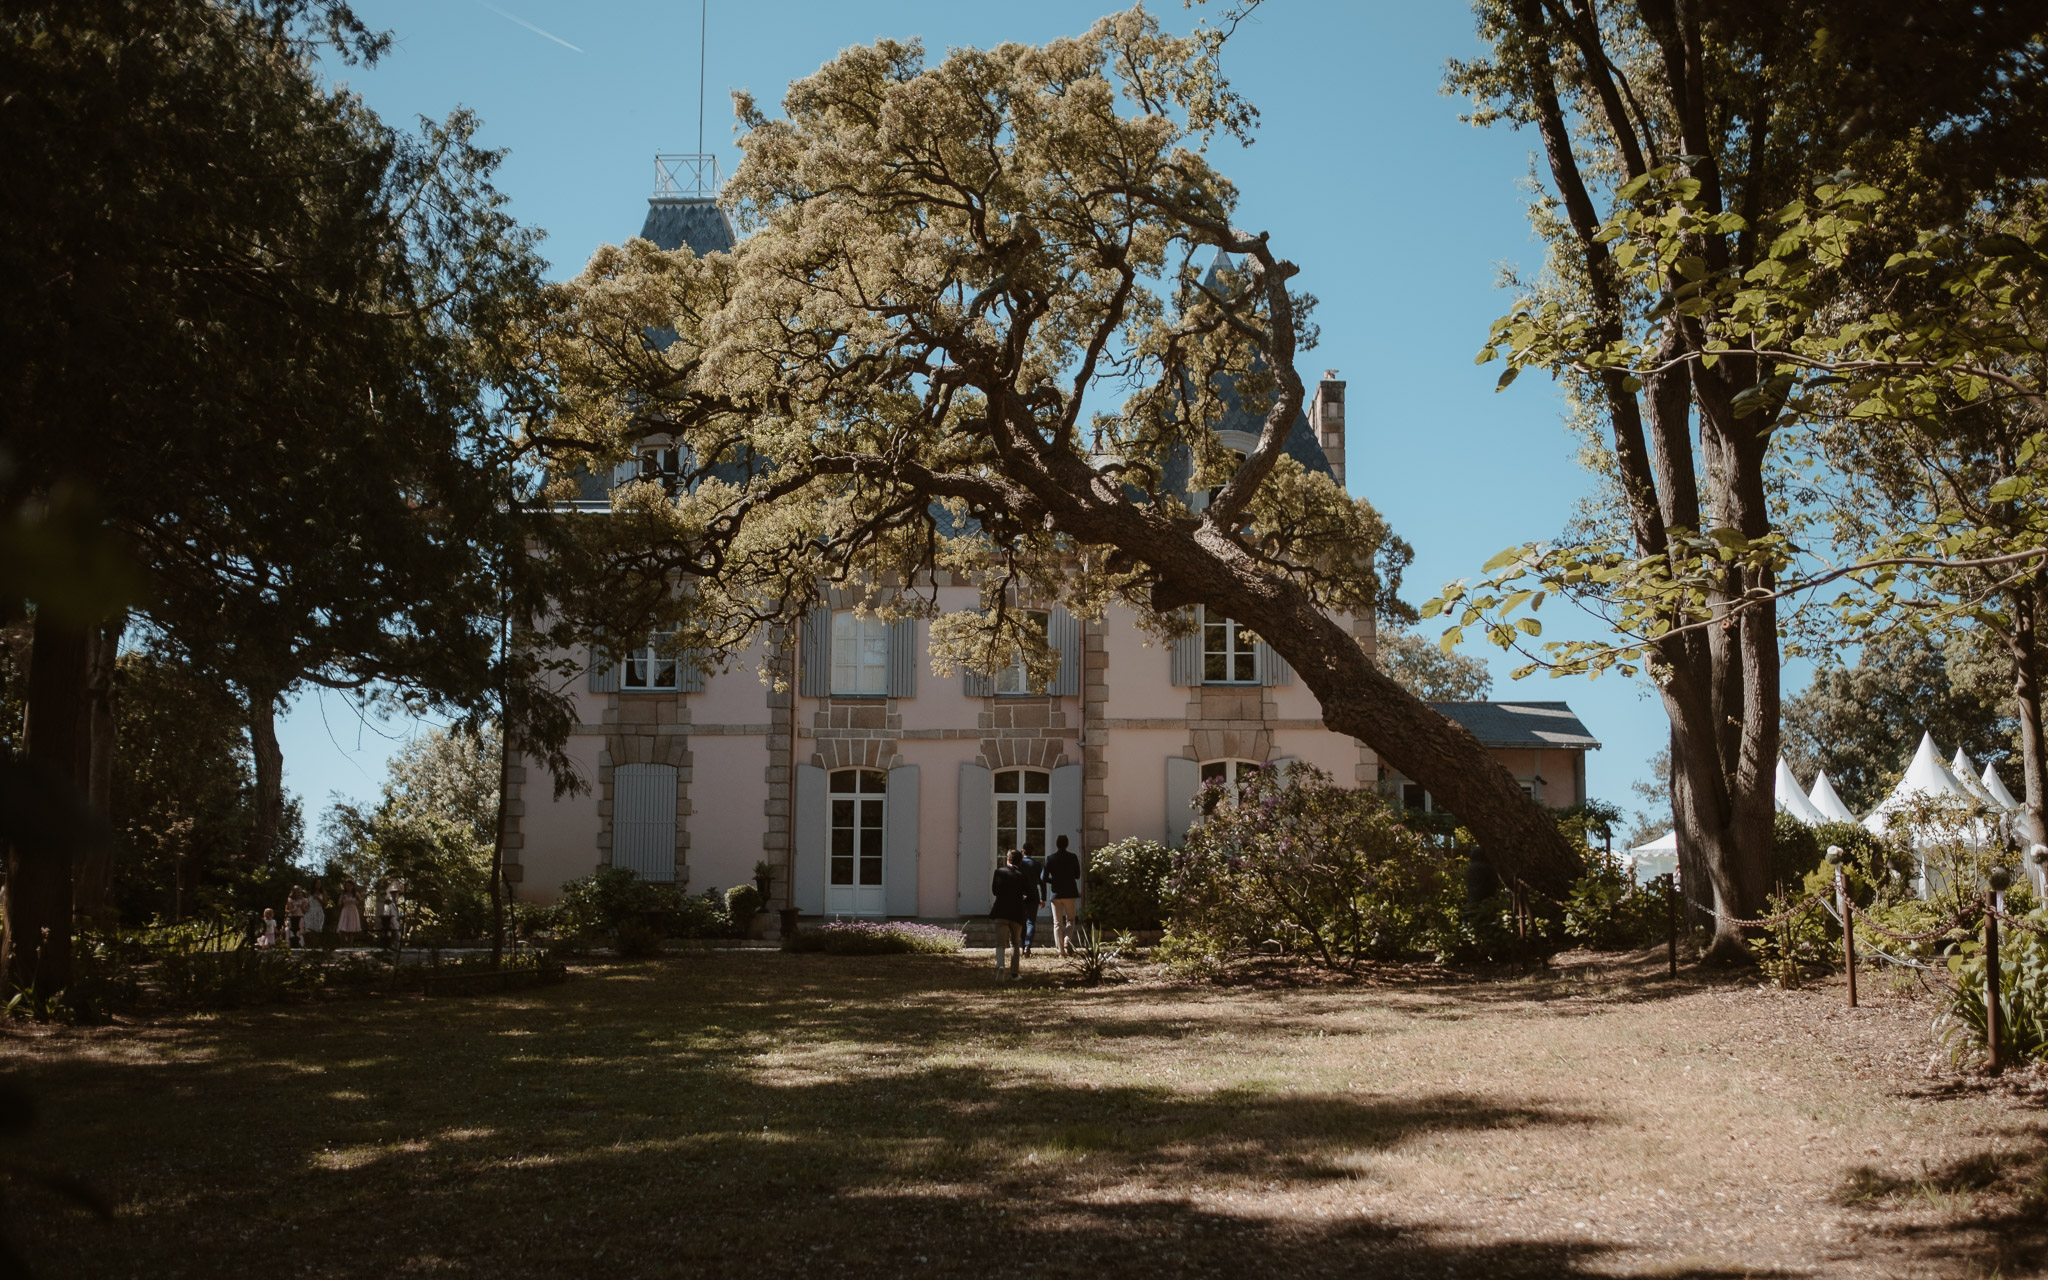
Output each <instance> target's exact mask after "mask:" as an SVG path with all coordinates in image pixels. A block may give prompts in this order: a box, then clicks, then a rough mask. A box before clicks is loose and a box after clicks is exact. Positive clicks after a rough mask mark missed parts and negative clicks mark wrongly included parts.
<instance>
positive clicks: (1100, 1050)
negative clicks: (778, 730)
mask: <svg viewBox="0 0 2048 1280" xmlns="http://www.w3.org/2000/svg"><path fill="white" fill-rule="evenodd" d="M988 970H989V964H988V960H987V953H985V952H984V953H967V954H965V955H959V956H889V957H837V956H822V955H787V954H781V953H772V952H739V953H711V954H705V955H694V956H687V957H680V958H672V959H667V960H662V961H656V962H650V963H646V964H640V965H621V966H612V967H603V968H593V969H587V970H583V971H581V972H580V973H579V975H578V977H577V979H576V980H575V981H574V982H572V983H570V984H568V985H566V986H559V987H552V988H546V989H541V990H536V991H531V992H522V993H517V994H513V995H505V996H493V997H489V998H485V999H478V1000H466V1001H457V1000H426V999H421V998H418V997H391V998H381V999H371V1000H364V1001H361V1002H356V1003H343V1004H333V1005H326V1006H317V1007H316V1006H308V1007H303V1008H294V1009H286V1010H274V1011H263V1012H248V1013H236V1014H223V1015H216V1016H211V1017H195V1018H188V1019H180V1020H164V1021H159V1022H153V1023H146V1024H141V1025H127V1026H117V1027H112V1028H100V1029H92V1030H85V1029H55V1030H47V1031H39V1032H33V1033H26V1034H18V1035H15V1036H12V1037H10V1038H9V1039H8V1040H7V1041H5V1042H0V1052H4V1053H5V1054H6V1056H7V1059H8V1066H9V1068H10V1069H11V1075H12V1077H13V1078H14V1079H15V1080H16V1081H17V1082H18V1083H20V1084H21V1085H22V1086H23V1087H25V1088H27V1089H28V1090H29V1091H30V1092H31V1093H32V1094H33V1095H34V1096H35V1097H36V1098H37V1099H38V1101H39V1102H40V1104H41V1107H42V1112H43V1121H42V1124H41V1125H40V1127H39V1129H38V1130H37V1134H36V1137H35V1139H34V1144H33V1145H34V1147H35V1150H33V1151H31V1152H26V1153H25V1154H29V1155H31V1156H33V1157H35V1158H38V1159H41V1160H43V1161H46V1162H48V1163H50V1164H54V1165H57V1166H59V1167H61V1168H64V1169H66V1170H68V1171H70V1172H73V1173H77V1174H80V1175H82V1176H84V1177H85V1178H86V1179H87V1180H88V1181H90V1182H91V1183H93V1184H94V1185H96V1186H97V1187H99V1188H100V1189H102V1190H103V1191H105V1192H107V1193H109V1194H111V1195H112V1196H113V1197H114V1198H115V1199H116V1200H117V1201H118V1202H119V1204H120V1206H121V1208H120V1213H119V1215H118V1217H117V1219H116V1220H115V1222H114V1223H112V1224H110V1225H109V1224H101V1223H97V1222H94V1221H92V1220H91V1219H88V1218H85V1217H82V1216H80V1215H77V1214H74V1213H70V1212H68V1211H66V1210H64V1209H63V1208H62V1207H61V1206H60V1205H59V1203H58V1202H57V1201H56V1200H54V1199H50V1198H47V1197H44V1196H42V1195H40V1194H39V1193H35V1192H24V1193H22V1194H20V1195H19V1196H17V1197H15V1198H13V1199H12V1201H11V1209H10V1214H11V1216H10V1218H9V1219H8V1222H9V1226H10V1229H11V1230H12V1231H13V1232H14V1234H15V1235H16V1236H17V1238H18V1239H19V1240H20V1241H21V1242H22V1244H23V1245H24V1246H25V1248H26V1249H27V1250H28V1251H29V1253H30V1256H31V1257H33V1258H34V1259H36V1260H37V1262H38V1264H39V1265H40V1267H41V1269H42V1270H43V1272H44V1273H45V1274H47V1275H50V1276H81V1277H82V1276H105V1275H116V1274H119V1275H129V1274H136V1275H149V1276H152V1277H175V1276H215V1275H224V1274H229V1273H248V1272H252V1271H253V1272H265V1271H268V1270H270V1269H271V1268H272V1266H275V1267H277V1268H279V1269H280V1274H286V1275H311V1276H332V1277H343V1276H358V1275H361V1274H365V1273H366V1272H375V1273H380V1274H381V1273H397V1274H406V1275H410V1274H428V1275H479V1276H481V1275H491V1276H550V1277H552V1276H565V1277H578V1276H590V1277H603V1278H604V1280H617V1278H618V1277H621V1276H637V1275H730V1274H737V1273H742V1272H745V1273H752V1272H755V1271H759V1270H763V1269H765V1273H766V1274H787V1273H800V1274H804V1275H807V1276H809V1275H876V1274H882V1275H893V1274H913V1273H914V1274H917V1275H919V1276H962V1277H965V1276H974V1277H982V1276H985V1275H987V1274H988V1273H989V1272H990V1271H991V1270H992V1269H1000V1270H1004V1271H1009V1270H1016V1271H1022V1272H1028V1273H1029V1274H1032V1275H1048V1276H1083V1275H1087V1276H1100V1275H1132V1274H1145V1273H1150V1272H1158V1273H1160V1274H1162V1275H1167V1274H1171V1275H1216V1276H1226V1275H1228V1276H1239V1275H1242V1274H1243V1273H1244V1272H1245V1271H1246V1269H1247V1268H1248V1267H1257V1268H1260V1269H1261V1270H1262V1271H1274V1272H1277V1273H1284V1274H1288V1275H1304V1276H1317V1275H1373V1276H1400V1275H1429V1276H1443V1275H1447V1274H1448V1275H1456V1276H1484V1277H1488V1278H1489V1280H1493V1278H1495V1277H1506V1276H1556V1275H1581V1274H1584V1275H1595V1274H1600V1275H1605V1274H1624V1275H1638V1274H1640V1275H1671V1276H1723V1275H1726V1276H1735V1275H1751V1274H1756V1275H1767V1274H1784V1275H1808V1274H1826V1275H1830V1276H1833V1275H1859V1274H1868V1275H1887V1276H1888V1275H1930V1276H1932V1275H1951V1274H1954V1275H1964V1274H1988V1273H1991V1272H1994V1271H1999V1270H2000V1269H2002V1270H2003V1273H2004V1274H2008V1275H2012V1274H2022V1273H2024V1271H2025V1270H2026V1269H2027V1268H2029V1267H2031V1266H2033V1265H2035V1264H2037V1263H2038V1261H2039V1259H2040V1256H2041V1253H2040V1251H2041V1246H2042V1240H2041V1236H2040V1232H2039V1229H2038V1228H2034V1227H2032V1226H2029V1225H2028V1223H2029V1222H2030V1221H2032V1220H2034V1219H2037V1218H2038V1217H2039V1214H2038V1212H2031V1211H2028V1212H2023V1211H2022V1210H2025V1209H2027V1206H2030V1205H2031V1206H2034V1208H2035V1209H2037V1208H2038V1205H2039V1201H2038V1180H2039V1172H2040V1169H2041V1168H2042V1167H2043V1160H2042V1150H2043V1148H2042V1145H2041V1140H2040V1138H2039V1136H2038V1134H2037V1132H2036V1128H2035V1118H2034V1115H2033V1112H2032V1108H2031V1105H2030V1101H2029V1095H2027V1094H2025V1093H2024V1092H2023V1091H2011V1090H2008V1091H2006V1092H1987V1091H1985V1090H1983V1089H1979V1088H1975V1087H1968V1086H1960V1087H1959V1086H1958V1084H1957V1082H1956V1081H1955V1080H1954V1079H1953V1078H1944V1079H1943V1080H1941V1081H1933V1082H1930V1081H1929V1080H1927V1079H1926V1078H1925V1077H1924V1075H1923V1067H1924V1063H1925V1060H1926V1056H1927V1052H1928V1049H1929V1045H1930V1042H1929V1041H1928V1039H1927V1031H1926V1027H1927V1020H1928V1016H1929V1015H1931V1012H1932V1010H1931V1007H1929V1006H1927V1005H1924V1004H1915V1003H1913V1002H1911V1001H1909V1000H1907V999H1905V998H1904V997H1895V998H1894V997H1880V998H1878V999H1876V1000H1875V1001H1873V1002H1871V1005H1870V1007H1867V1008H1865V1009H1863V1010H1859V1011H1857V1012H1856V1013H1855V1014H1851V1013H1849V1012H1848V1011H1847V1010H1845V1009H1842V1008H1841V1007H1840V999H1839V995H1838V994H1837V993H1836V992H1834V991H1832V990H1827V989H1823V990H1809V991H1802V992H1778V991H1767V990H1760V989H1757V988H1755V987H1753V986H1749V985H1728V984H1725V983H1724V984H1712V983H1705V982H1700V981H1694V980H1681V981H1680V982H1679V983H1675V984H1673V983H1666V982H1662V981H1660V980H1657V979H1656V977H1655V974H1656V970H1657V962H1656V961H1655V960H1654V959H1646V960H1645V961H1644V963H1643V964H1642V965H1641V966H1639V967H1630V966H1625V965H1613V964H1606V963H1588V964H1578V965H1574V966H1570V967H1566V968H1563V969H1560V970H1552V971H1547V972H1543V973H1538V974H1534V975H1512V976H1510V977H1506V978H1504V979H1502V980H1501V981H1497V982H1496V981H1479V980H1472V979H1469V978H1459V977H1456V976H1452V975H1442V974H1427V973H1421V974H1414V975H1408V976H1407V978H1406V979H1405V980H1401V981H1384V982H1379V983H1373V982H1367V983H1356V984H1337V985H1315V984H1306V985H1293V984H1291V983H1289V982H1286V981H1282V980H1268V981H1253V982H1248V983H1244V984H1242V985H1236V986H1230V987H1218V986H1207V985H1196V986H1182V985H1173V984H1168V983H1165V982H1163V981H1157V980H1141V981H1139V982H1136V983H1132V984H1127V985H1121V986H1110V987H1101V988H1088V989H1078V988H1073V987H1067V986H1063V985H1061V984H1058V983H1056V982H1052V981H1049V980H1047V979H1045V978H1044V977H1040V978H1037V979H1035V980H1033V981H1028V982H1026V983H1024V984H1020V985H1018V986H1016V987H1007V988H997V987H996V986H995V985H994V983H993V981H992V974H991V973H990V972H989V971H988ZM1044 971H1045V970H1044V969H1043V968H1042V969H1041V972H1042V973H1043V972H1044ZM1930 1169H1931V1170H1935V1171H1937V1172H1936V1173H1935V1174H1928V1173H1927V1172H1926V1171H1927V1170H1930ZM1943 1171H1946V1172H1943ZM1922 1183H1924V1184H1925V1189H1924V1190H1922V1189H1921V1186H1920V1184H1922ZM2028 1197H2035V1198H2032V1199H2029V1198H2028ZM2030 1212H2031V1216H2030Z"/></svg>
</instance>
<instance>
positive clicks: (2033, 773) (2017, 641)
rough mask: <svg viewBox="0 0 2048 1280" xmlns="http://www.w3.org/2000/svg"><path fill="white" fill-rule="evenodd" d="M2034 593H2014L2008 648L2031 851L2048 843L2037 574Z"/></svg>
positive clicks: (2024, 834)
mask: <svg viewBox="0 0 2048 1280" xmlns="http://www.w3.org/2000/svg"><path fill="white" fill-rule="evenodd" d="M2031 585H2032V590H2029V591H2022V592H2016V593H2014V599H2013V604H2014V608H2013V619H2012V628H2011V631H2010V632H2009V633H2008V634H2007V636H2006V648H2007V651H2008V652H2009V653H2010V654H2011V655H2012V700H2013V710H2014V714H2015V716H2016V718H2017V719H2018V720H2019V724H2020V775H2021V782H2022V789H2021V792H2020V797H2019V799H2020V838H2021V839H2022V840H2024V841H2025V842H2026V844H2027V847H2028V849H2029V850H2031V849H2032V847H2033V846H2034V845H2037V844H2048V822H2043V820H2042V810H2043V806H2044V805H2048V786H2044V785H2043V777H2042V768H2043V750H2042V745H2043V744H2042V740H2041V676H2040V665H2039V657H2040V655H2039V654H2038V653H2037V652H2036V650H2037V648H2038V644H2039V627H2040V601H2041V593H2042V586H2043V584H2042V581H2041V578H2040V576H2039V575H2036V577H2035V579H2034V581H2033V583H2032V584H2031Z"/></svg>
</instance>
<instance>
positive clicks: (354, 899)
mask: <svg viewBox="0 0 2048 1280" xmlns="http://www.w3.org/2000/svg"><path fill="white" fill-rule="evenodd" d="M338 905H339V906H340V907H341V918H340V919H339V920H337V921H335V925H334V928H335V931H336V932H338V933H339V934H341V940H342V942H343V944H345V945H347V946H354V945H355V943H356V939H357V938H358V937H359V936H360V935H361V934H362V932H363V891H362V890H361V889H358V888H356V882H355V881H353V880H344V881H342V882H341V897H340V899H339V900H338Z"/></svg>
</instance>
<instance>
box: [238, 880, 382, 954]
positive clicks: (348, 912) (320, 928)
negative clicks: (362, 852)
mask: <svg viewBox="0 0 2048 1280" xmlns="http://www.w3.org/2000/svg"><path fill="white" fill-rule="evenodd" d="M380 888H382V889H384V890H385V891H384V892H382V893H380V894H379V895H378V897H379V899H380V901H381V907H382V912H381V919H382V922H383V928H384V936H385V937H386V938H387V939H388V938H389V937H390V936H391V932H392V930H394V929H395V928H396V927H397V925H398V923H399V921H398V905H397V901H396V899H397V895H396V894H395V893H392V892H390V886H388V885H387V886H380ZM368 901H369V895H368V894H366V893H364V892H363V887H362V886H361V885H359V884H357V883H356V882H355V881H353V880H344V881H342V882H341V889H340V891H339V892H338V893H336V895H335V901H334V905H335V912H336V914H335V919H334V932H335V933H336V934H337V935H338V936H339V938H340V941H341V945H342V946H345V947H351V946H355V945H356V944H357V943H359V942H361V941H362V937H363V911H364V908H365V906H366V905H367V903H368ZM326 931H327V886H326V884H325V882H323V881H320V880H315V881H314V882H313V889H312V891H311V892H310V893H309V892H307V891H306V890H305V889H302V888H300V887H299V886H298V885H293V886H292V891H291V892H290V893H289V894H287V895H286V896H285V900H284V918H283V920H282V921H280V920H279V919H278V913H277V909H276V908H274V907H265V908H263V916H262V918H261V919H260V920H258V921H257V922H256V924H255V926H254V929H253V932H254V935H255V936H254V939H253V941H254V942H255V944H256V946H257V947H259V948H261V949H265V950H268V949H270V948H272V947H283V948H286V949H287V950H289V949H290V948H292V947H303V946H307V945H309V944H310V942H311V940H312V939H313V938H314V937H316V936H318V935H320V934H323V933H325V932H326Z"/></svg>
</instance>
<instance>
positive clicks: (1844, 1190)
mask: <svg viewBox="0 0 2048 1280" xmlns="http://www.w3.org/2000/svg"><path fill="white" fill-rule="evenodd" d="M1835 1198H1836V1201H1837V1202H1838V1203H1840V1204H1842V1205H1843V1206H1845V1207H1848V1208H1851V1209H1856V1210H1860V1211H1862V1213H1863V1215H1865V1220H1866V1223H1867V1225H1868V1227H1869V1228H1870V1229H1871V1230H1873V1231H1875V1232H1876V1233H1878V1234H1881V1235H1883V1236H1885V1237H1888V1238H1890V1239H1892V1240H1895V1241H1898V1242H1899V1243H1900V1244H1901V1245H1902V1246H1905V1247H1907V1248H1909V1249H1911V1250H1912V1251H1914V1252H1917V1253H1921V1254H1924V1255H1925V1256H1927V1257H1930V1258H1963V1257H1967V1258H1970V1259H1971V1260H1972V1262H1973V1263H1974V1265H1975V1267H1976V1270H1977V1273H1978V1274H1983V1275H2034V1274H2038V1273H2039V1271H2040V1270H2041V1268H2042V1266H2043V1264H2044V1263H2048V1213H2044V1211H2048V1132H2044V1131H2041V1130H2036V1131H2034V1132H2033V1133H2032V1134H2031V1135H2030V1140H2029V1141H2028V1142H2026V1143H2025V1144H2023V1145H2020V1146H2017V1147H2010V1146H2009V1147H2006V1148H2004V1149H2002V1150H1995V1149H1994V1150H1985V1151H1977V1152H1972V1153H1970V1154H1968V1155H1963V1156H1959V1157H1957V1158H1955V1159H1953V1160H1949V1161H1946V1162H1943V1163H1941V1164H1938V1165H1923V1166H1922V1167H1921V1168H1919V1169H1917V1170H1912V1171H1907V1172H1896V1171H1888V1170H1882V1169H1878V1168H1876V1167H1874V1166H1870V1165H1860V1166H1857V1167H1856V1168H1854V1169H1851V1170H1850V1171H1849V1173H1848V1175H1847V1176H1846V1177H1845V1178H1844V1179H1843V1181H1842V1185H1841V1186H1840V1187H1839V1188H1837V1190H1836V1193H1835ZM1926 1210H1933V1211H1934V1213H1933V1214H1932V1215H1929V1214H1927V1213H1926V1212H1925V1211H1926ZM1916 1211H1918V1212H1916ZM1930 1216H1931V1218H1932V1220H1929V1218H1930Z"/></svg>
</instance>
